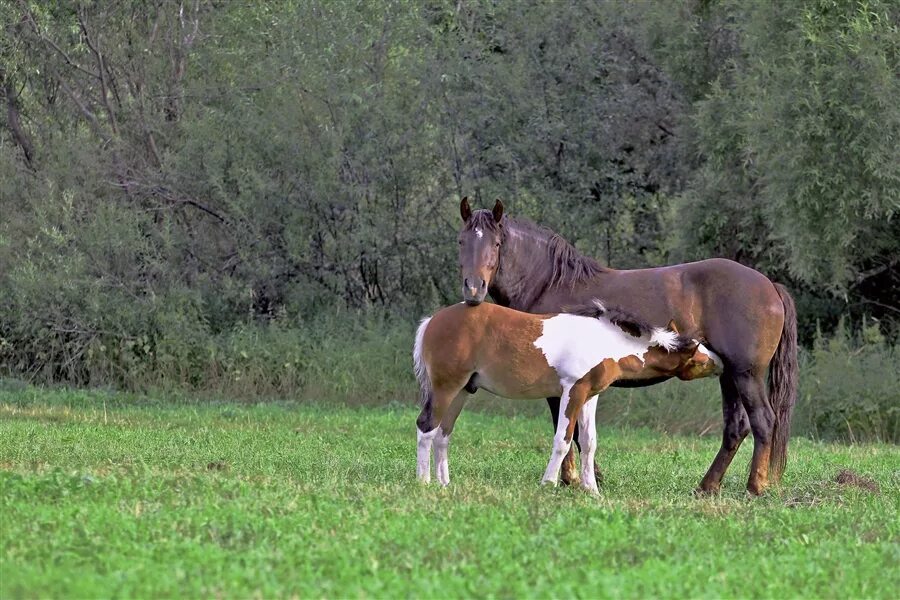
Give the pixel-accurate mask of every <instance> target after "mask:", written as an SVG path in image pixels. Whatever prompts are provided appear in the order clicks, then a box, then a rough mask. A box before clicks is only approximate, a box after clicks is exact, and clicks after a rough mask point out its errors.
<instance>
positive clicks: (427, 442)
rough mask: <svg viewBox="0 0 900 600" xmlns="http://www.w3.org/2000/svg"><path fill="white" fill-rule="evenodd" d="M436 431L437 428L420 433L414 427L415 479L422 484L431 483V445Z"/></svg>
mask: <svg viewBox="0 0 900 600" xmlns="http://www.w3.org/2000/svg"><path fill="white" fill-rule="evenodd" d="M437 430H438V428H434V429H432V430H431V431H429V432H427V433H422V431H420V430H419V428H418V427H416V440H417V444H416V447H417V448H416V450H417V452H416V454H417V456H416V477H418V479H419V481H421V482H422V483H428V482H429V481H431V443H432V441H433V440H434V437H435V434H436V433H437Z"/></svg>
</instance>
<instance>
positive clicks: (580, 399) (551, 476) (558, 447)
mask: <svg viewBox="0 0 900 600" xmlns="http://www.w3.org/2000/svg"><path fill="white" fill-rule="evenodd" d="M587 392H588V390H587V389H586V386H585V385H584V384H583V383H576V384H574V385H571V386H564V387H563V393H562V397H561V398H560V403H559V408H560V414H559V420H558V422H557V424H556V435H555V436H554V437H553V450H552V451H551V452H550V462H549V463H548V464H547V470H546V471H545V472H544V477H543V479H542V480H541V483H549V484H550V485H556V483H557V480H558V479H559V469H560V467H561V466H562V462H563V459H564V458H565V457H566V454H568V453H569V450H570V449H571V447H572V437H573V435H574V433H575V423H576V417H577V416H578V414H579V411H580V410H581V407H582V406H583V405H584V403H585V402H586V401H587ZM569 415H571V418H570V416H569Z"/></svg>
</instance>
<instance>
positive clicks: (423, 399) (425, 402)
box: [413, 317, 434, 431]
mask: <svg viewBox="0 0 900 600" xmlns="http://www.w3.org/2000/svg"><path fill="white" fill-rule="evenodd" d="M429 321H431V317H426V318H424V319H422V322H421V323H420V324H419V329H417V330H416V343H415V345H414V346H413V367H414V368H415V371H416V380H417V381H418V382H419V405H420V406H421V407H422V410H423V414H427V416H428V420H429V421H431V402H432V400H433V399H434V392H433V391H432V388H431V378H430V377H429V376H428V367H426V366H425V357H424V356H423V355H422V351H423V348H422V346H423V341H424V339H425V329H427V328H428V323H429ZM423 431H424V430H423Z"/></svg>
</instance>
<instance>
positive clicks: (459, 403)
mask: <svg viewBox="0 0 900 600" xmlns="http://www.w3.org/2000/svg"><path fill="white" fill-rule="evenodd" d="M468 398H469V394H468V393H466V391H465V390H463V391H461V392H459V393H458V394H457V395H456V398H454V399H453V402H451V403H450V406H449V408H448V409H447V412H446V413H445V414H444V418H443V419H441V424H440V426H439V427H438V428H437V429H436V430H435V431H436V432H437V433H436V435H435V437H434V472H435V475H436V476H437V480H438V482H439V483H440V484H441V485H449V483H450V434H451V433H453V426H454V425H455V424H456V419H457V417H459V413H460V411H462V409H463V406H464V405H465V403H466V400H467V399H468Z"/></svg>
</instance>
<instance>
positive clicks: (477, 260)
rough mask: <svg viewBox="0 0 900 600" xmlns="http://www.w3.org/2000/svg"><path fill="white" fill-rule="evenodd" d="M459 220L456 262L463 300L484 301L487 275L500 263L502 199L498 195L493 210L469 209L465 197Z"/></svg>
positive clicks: (467, 200)
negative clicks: (459, 272)
mask: <svg viewBox="0 0 900 600" xmlns="http://www.w3.org/2000/svg"><path fill="white" fill-rule="evenodd" d="M459 214H460V216H461V217H462V220H463V226H462V229H460V230H459V266H460V271H461V277H462V293H463V300H464V301H465V302H466V304H468V305H469V306H477V305H478V304H481V303H482V302H483V301H484V297H485V296H486V295H487V291H488V286H489V285H490V284H491V279H492V278H493V277H494V276H495V275H496V274H497V269H498V268H499V266H500V244H502V243H503V231H502V227H503V222H502V219H503V203H502V202H500V200H499V199H498V200H497V202H496V204H494V209H493V210H476V211H472V209H471V207H469V199H468V198H463V199H462V201H461V202H460V203H459Z"/></svg>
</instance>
